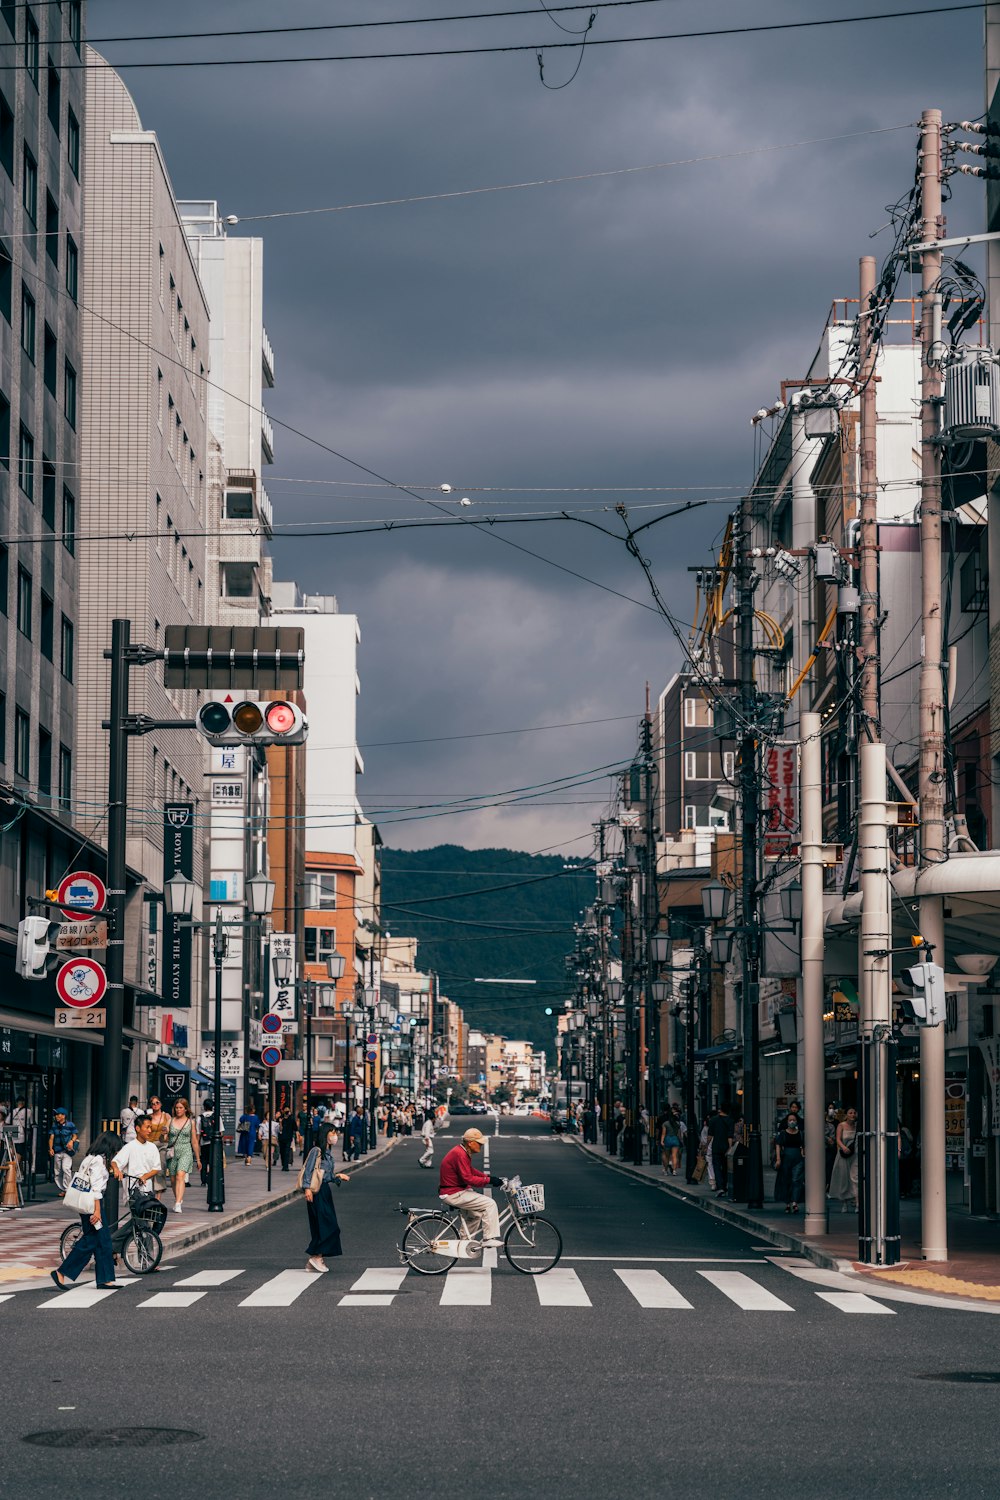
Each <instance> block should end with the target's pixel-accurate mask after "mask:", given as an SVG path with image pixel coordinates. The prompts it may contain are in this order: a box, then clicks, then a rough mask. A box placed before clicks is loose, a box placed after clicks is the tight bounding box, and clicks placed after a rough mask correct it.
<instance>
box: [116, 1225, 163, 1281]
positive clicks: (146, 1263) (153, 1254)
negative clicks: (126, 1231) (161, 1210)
mask: <svg viewBox="0 0 1000 1500" xmlns="http://www.w3.org/2000/svg"><path fill="white" fill-rule="evenodd" d="M162 1254H163V1241H162V1240H161V1239H160V1236H159V1235H158V1234H154V1233H153V1231H152V1230H151V1229H133V1231H132V1233H131V1234H130V1235H129V1236H128V1238H127V1239H126V1241H125V1243H124V1245H123V1246H122V1255H123V1256H124V1257H125V1264H126V1265H127V1266H128V1268H129V1270H130V1271H131V1272H132V1275H133V1276H146V1275H148V1274H149V1272H150V1271H155V1270H156V1268H157V1266H158V1265H159V1264H160V1257H161V1255H162Z"/></svg>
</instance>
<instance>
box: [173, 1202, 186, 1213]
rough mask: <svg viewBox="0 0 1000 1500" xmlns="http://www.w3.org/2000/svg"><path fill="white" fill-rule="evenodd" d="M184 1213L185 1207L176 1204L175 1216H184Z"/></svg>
mask: <svg viewBox="0 0 1000 1500" xmlns="http://www.w3.org/2000/svg"><path fill="white" fill-rule="evenodd" d="M183 1212H184V1205H183V1204H182V1203H175V1204H174V1213H175V1214H182V1213H183Z"/></svg>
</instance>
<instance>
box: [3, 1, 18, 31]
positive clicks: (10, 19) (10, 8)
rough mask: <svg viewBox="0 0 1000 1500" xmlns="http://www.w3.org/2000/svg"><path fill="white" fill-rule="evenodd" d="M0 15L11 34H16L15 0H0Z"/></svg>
mask: <svg viewBox="0 0 1000 1500" xmlns="http://www.w3.org/2000/svg"><path fill="white" fill-rule="evenodd" d="M0 17H2V18H3V19H4V20H5V21H6V22H7V28H8V30H9V31H10V34H11V36H13V37H16V36H17V0H0Z"/></svg>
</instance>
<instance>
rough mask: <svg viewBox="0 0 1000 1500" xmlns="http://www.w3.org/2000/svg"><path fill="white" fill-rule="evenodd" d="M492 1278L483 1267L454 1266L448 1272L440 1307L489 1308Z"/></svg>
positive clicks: (491, 1295)
mask: <svg viewBox="0 0 1000 1500" xmlns="http://www.w3.org/2000/svg"><path fill="white" fill-rule="evenodd" d="M492 1297H493V1276H492V1273H491V1272H490V1271H489V1270H488V1269H487V1268H486V1267H485V1266H461V1267H459V1266H456V1267H455V1268H454V1270H451V1271H449V1272H448V1274H447V1276H446V1277H445V1280H444V1291H443V1292H442V1293H441V1306H442V1307H489V1305H490V1302H491V1300H492Z"/></svg>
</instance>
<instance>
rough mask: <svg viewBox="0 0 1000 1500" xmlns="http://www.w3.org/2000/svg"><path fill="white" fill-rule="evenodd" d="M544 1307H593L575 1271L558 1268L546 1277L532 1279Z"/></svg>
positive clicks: (547, 1273) (549, 1272) (548, 1272)
mask: <svg viewBox="0 0 1000 1500" xmlns="http://www.w3.org/2000/svg"><path fill="white" fill-rule="evenodd" d="M532 1280H533V1281H534V1283H535V1291H536V1292H537V1293H538V1300H539V1302H540V1303H541V1305H542V1306H543V1307H592V1306H593V1303H592V1302H591V1300H590V1298H589V1297H588V1296H587V1293H586V1291H585V1289H584V1285H583V1282H582V1281H581V1280H580V1278H579V1276H578V1275H577V1274H576V1272H575V1271H570V1270H567V1269H566V1268H565V1267H562V1266H556V1267H555V1269H554V1270H552V1271H546V1273H545V1275H544V1276H535V1277H533V1278H532Z"/></svg>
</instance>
